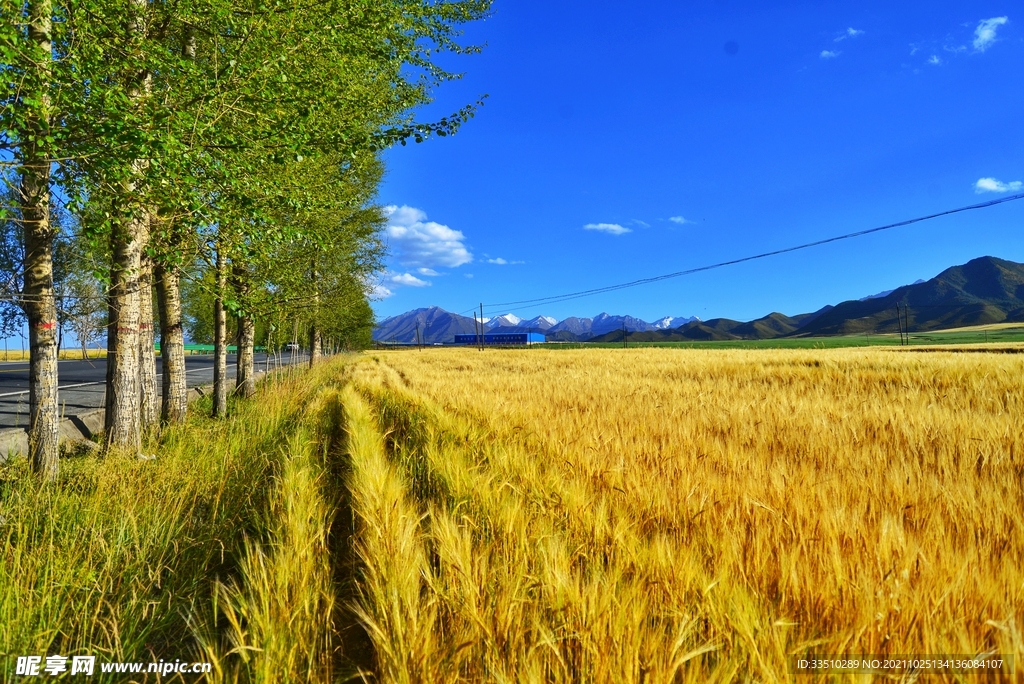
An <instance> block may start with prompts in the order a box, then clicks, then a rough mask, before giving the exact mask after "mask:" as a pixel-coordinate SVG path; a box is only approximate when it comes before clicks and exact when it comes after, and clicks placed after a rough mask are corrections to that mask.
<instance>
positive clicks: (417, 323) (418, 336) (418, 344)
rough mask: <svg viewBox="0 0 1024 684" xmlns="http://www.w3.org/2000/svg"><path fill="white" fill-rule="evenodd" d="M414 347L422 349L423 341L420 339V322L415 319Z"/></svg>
mask: <svg viewBox="0 0 1024 684" xmlns="http://www.w3.org/2000/svg"><path fill="white" fill-rule="evenodd" d="M416 347H417V348H418V349H419V350H420V351H423V342H421V341H420V323H419V321H416Z"/></svg>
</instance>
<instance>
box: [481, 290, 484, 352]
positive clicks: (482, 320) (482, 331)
mask: <svg viewBox="0 0 1024 684" xmlns="http://www.w3.org/2000/svg"><path fill="white" fill-rule="evenodd" d="M484 334H485V333H484V303H483V302H480V351H483V350H484Z"/></svg>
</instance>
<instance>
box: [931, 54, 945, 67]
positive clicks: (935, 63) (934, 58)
mask: <svg viewBox="0 0 1024 684" xmlns="http://www.w3.org/2000/svg"><path fill="white" fill-rule="evenodd" d="M928 63H929V64H931V65H933V66H940V65H941V64H942V60H941V59H939V56H938V55H932V56H931V57H929V58H928Z"/></svg>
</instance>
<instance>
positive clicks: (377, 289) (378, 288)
mask: <svg viewBox="0 0 1024 684" xmlns="http://www.w3.org/2000/svg"><path fill="white" fill-rule="evenodd" d="M393 294H395V293H394V292H392V291H391V290H389V289H388V288H386V287H384V286H383V285H382V284H380V283H377V284H376V285H371V286H370V291H369V292H368V293H367V295H368V296H369V297H370V299H375V300H381V299H387V298H388V297H390V296H392V295H393Z"/></svg>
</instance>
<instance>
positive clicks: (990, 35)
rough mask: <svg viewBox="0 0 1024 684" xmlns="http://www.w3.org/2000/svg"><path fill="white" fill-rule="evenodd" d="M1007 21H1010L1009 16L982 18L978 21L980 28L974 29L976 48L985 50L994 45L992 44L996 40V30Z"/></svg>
mask: <svg viewBox="0 0 1024 684" xmlns="http://www.w3.org/2000/svg"><path fill="white" fill-rule="evenodd" d="M1007 21H1009V18H1008V17H992V18H991V19H982V20H981V22H979V23H978V28H976V29H974V49H975V50H977V51H978V52H984V51H985V50H988V49H989V48H990V47H992V44H993V43H995V42H996V30H997V29H998V28H999V27H1000V26H1002V25H1003V24H1005V23H1006V22H1007Z"/></svg>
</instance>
